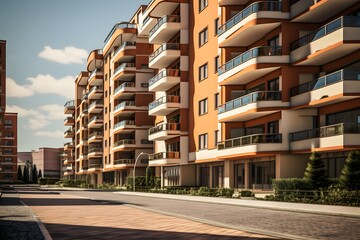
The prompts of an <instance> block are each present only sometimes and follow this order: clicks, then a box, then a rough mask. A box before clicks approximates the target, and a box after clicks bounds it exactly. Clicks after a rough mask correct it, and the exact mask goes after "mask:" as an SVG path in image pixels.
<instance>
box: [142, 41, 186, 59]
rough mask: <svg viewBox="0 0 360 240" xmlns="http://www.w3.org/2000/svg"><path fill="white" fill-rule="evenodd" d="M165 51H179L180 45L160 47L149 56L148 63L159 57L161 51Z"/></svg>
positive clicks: (172, 44) (173, 44)
mask: <svg viewBox="0 0 360 240" xmlns="http://www.w3.org/2000/svg"><path fill="white" fill-rule="evenodd" d="M166 50H180V44H178V43H165V44H163V45H161V46H160V47H159V48H158V49H156V50H155V52H153V53H152V54H151V55H150V56H149V62H151V61H152V60H154V59H155V58H156V57H157V56H159V55H160V53H162V52H163V51H166Z"/></svg>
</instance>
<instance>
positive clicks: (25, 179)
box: [23, 164, 29, 183]
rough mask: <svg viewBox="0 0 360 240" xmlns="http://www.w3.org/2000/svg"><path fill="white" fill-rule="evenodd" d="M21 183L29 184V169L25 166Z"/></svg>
mask: <svg viewBox="0 0 360 240" xmlns="http://www.w3.org/2000/svg"><path fill="white" fill-rule="evenodd" d="M23 181H24V182H26V183H27V182H29V169H28V167H27V166H26V164H25V166H24V173H23Z"/></svg>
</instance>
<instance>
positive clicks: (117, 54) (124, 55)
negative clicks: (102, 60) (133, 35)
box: [111, 42, 136, 63]
mask: <svg viewBox="0 0 360 240" xmlns="http://www.w3.org/2000/svg"><path fill="white" fill-rule="evenodd" d="M135 55H136V42H123V43H122V44H121V46H120V47H119V48H118V49H116V50H115V51H114V53H113V54H112V58H111V59H112V61H113V62H114V63H116V62H131V61H132V60H133V59H134V58H135Z"/></svg>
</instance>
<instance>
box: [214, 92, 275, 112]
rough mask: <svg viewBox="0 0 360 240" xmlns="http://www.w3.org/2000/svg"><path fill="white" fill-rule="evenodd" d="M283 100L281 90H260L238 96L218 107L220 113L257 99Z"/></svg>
mask: <svg viewBox="0 0 360 240" xmlns="http://www.w3.org/2000/svg"><path fill="white" fill-rule="evenodd" d="M278 100H281V92H280V91H258V92H252V93H249V94H246V95H244V96H242V97H239V98H236V99H234V100H231V101H229V102H226V103H225V104H222V105H220V106H219V107H218V114H221V113H224V112H227V111H230V110H233V109H236V108H240V107H242V106H245V105H247V104H249V103H253V102H257V101H278Z"/></svg>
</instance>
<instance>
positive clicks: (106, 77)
mask: <svg viewBox="0 0 360 240" xmlns="http://www.w3.org/2000/svg"><path fill="white" fill-rule="evenodd" d="M105 59H106V58H105ZM107 80H108V75H107V74H105V82H106V81H107Z"/></svg>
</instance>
